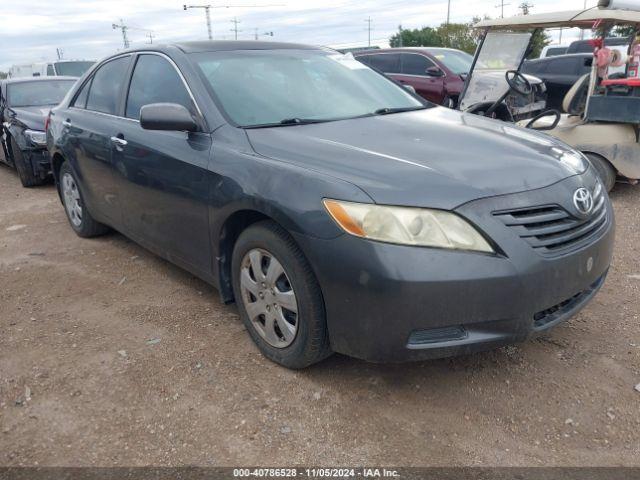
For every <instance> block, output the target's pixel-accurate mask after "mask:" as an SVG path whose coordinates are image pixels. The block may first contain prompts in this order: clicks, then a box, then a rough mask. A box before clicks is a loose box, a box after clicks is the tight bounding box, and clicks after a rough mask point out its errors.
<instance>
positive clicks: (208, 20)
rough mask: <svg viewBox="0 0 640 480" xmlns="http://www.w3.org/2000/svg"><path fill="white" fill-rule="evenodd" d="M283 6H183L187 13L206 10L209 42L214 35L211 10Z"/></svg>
mask: <svg viewBox="0 0 640 480" xmlns="http://www.w3.org/2000/svg"><path fill="white" fill-rule="evenodd" d="M283 6H284V5H283V4H272V5H211V4H207V5H182V9H183V10H184V11H185V12H186V11H187V10H189V9H190V8H201V9H203V10H204V14H205V18H206V20H207V34H208V36H209V40H213V33H212V30H211V9H212V8H266V7H283Z"/></svg>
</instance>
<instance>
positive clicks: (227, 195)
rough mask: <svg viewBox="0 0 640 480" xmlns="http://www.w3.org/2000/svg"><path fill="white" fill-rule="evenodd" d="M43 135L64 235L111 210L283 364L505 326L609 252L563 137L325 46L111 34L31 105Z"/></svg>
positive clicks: (582, 290)
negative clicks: (122, 39) (51, 103)
mask: <svg viewBox="0 0 640 480" xmlns="http://www.w3.org/2000/svg"><path fill="white" fill-rule="evenodd" d="M411 54H413V53H411ZM425 58H426V57H425ZM401 65H402V63H401ZM516 80H517V81H523V80H522V79H520V77H514V78H513V79H511V80H510V81H511V82H513V83H514V85H515V86H516V87H518V88H520V87H521V85H520V83H518V82H517V81H516ZM524 83H526V82H524ZM47 146H48V150H49V152H50V154H51V159H52V170H53V175H54V178H55V182H56V186H57V188H58V191H59V194H60V198H61V201H62V204H63V206H64V209H65V212H66V214H67V216H68V219H69V223H70V225H71V227H72V228H73V230H74V231H75V232H76V233H77V234H78V235H80V236H82V237H92V236H96V235H100V234H103V233H105V232H107V231H108V230H109V229H110V228H114V229H116V230H118V231H120V232H122V233H123V234H125V235H127V236H128V237H130V238H132V239H133V240H135V241H136V242H139V243H140V244H142V245H144V246H145V247H147V248H149V249H150V250H152V251H154V252H156V253H157V254H158V255H160V256H162V257H164V258H166V259H167V260H169V261H171V262H173V263H175V264H177V265H179V266H181V267H183V268H185V269H187V270H189V271H190V272H192V273H193V274H195V275H197V276H198V277H200V278H202V279H204V280H205V281H207V282H210V283H212V284H213V285H215V286H216V287H217V288H218V289H219V291H220V294H221V298H222V299H223V301H225V302H231V301H235V302H236V304H237V305H238V309H239V312H240V315H241V318H242V320H243V322H244V323H245V325H246V328H247V330H248V332H249V334H250V335H251V337H252V339H253V340H254V342H255V343H256V345H257V346H258V348H259V349H260V350H261V351H262V352H263V354H264V355H265V356H266V357H268V358H270V359H272V360H273V361H275V362H277V363H279V364H281V365H284V366H287V367H290V368H302V367H305V366H308V365H310V364H312V363H314V362H317V361H320V360H321V359H323V358H325V357H326V356H328V355H330V354H331V353H332V352H340V353H343V354H347V355H351V356H354V357H358V358H363V359H367V360H372V361H403V360H417V359H425V358H434V357H441V356H448V355H456V354H464V353H470V352H474V351H478V350H483V349H487V348H493V347H496V346H499V345H504V344H507V343H511V342H515V341H522V340H524V339H526V338H528V337H529V336H531V335H535V334H537V333H540V332H543V331H546V330H548V329H549V328H551V327H553V326H555V325H557V324H558V323H560V322H562V321H564V320H566V319H567V318H569V317H570V316H572V315H574V314H575V313H576V312H578V311H579V310H580V309H581V308H583V307H584V306H585V305H586V304H587V303H588V302H589V301H590V300H591V299H592V298H593V296H594V295H595V294H596V292H597V291H598V290H599V288H600V287H601V286H602V284H603V282H604V280H605V277H606V274H607V271H608V268H609V264H610V261H611V255H612V250H613V239H614V218H613V212H612V209H611V204H610V202H609V199H608V196H607V193H606V190H605V188H604V187H603V185H602V182H601V181H600V180H599V178H598V175H597V172H596V170H595V169H594V168H593V167H592V166H591V165H590V163H589V161H588V160H587V159H586V158H585V157H584V156H583V155H582V154H580V153H579V152H576V151H575V150H572V149H571V148H570V147H568V146H567V145H565V144H564V143H562V142H560V141H557V140H554V139H553V138H551V137H547V136H545V135H543V134H539V133H535V132H528V131H526V130H524V129H521V128H518V127H516V126H512V125H508V124H506V123H500V122H496V121H495V120H492V119H489V118H482V117H481V116H475V115H468V114H463V113H460V112H458V111H455V110H452V109H445V108H440V107H436V106H434V105H433V104H432V103H429V102H427V101H425V100H424V99H422V98H421V97H420V96H417V95H415V94H412V93H411V92H409V91H407V90H406V89H405V88H402V87H401V86H400V85H399V84H397V83H396V82H394V81H392V80H390V79H388V78H387V77H385V76H384V75H383V74H381V73H380V72H378V71H376V70H373V69H371V68H369V67H368V66H367V65H365V64H363V63H361V62H359V61H356V60H355V59H354V58H353V56H351V55H342V54H339V53H337V52H335V51H331V50H327V49H322V48H314V47H308V46H304V45H297V44H283V43H266V42H195V43H182V44H177V45H172V46H166V47H162V46H155V45H154V46H148V47H146V48H142V49H136V50H131V51H127V52H123V53H118V54H116V55H113V56H111V57H109V58H106V59H105V60H103V61H101V62H100V63H99V64H97V65H96V66H95V67H93V68H92V70H91V71H90V72H88V74H87V75H86V76H85V77H83V78H82V79H81V80H80V81H79V82H78V83H77V84H76V85H75V86H74V87H73V88H72V89H71V92H70V93H69V94H68V95H67V96H66V97H65V99H64V100H63V101H62V103H61V104H60V105H59V106H57V107H55V108H53V109H52V111H51V114H50V117H49V121H48V128H47Z"/></svg>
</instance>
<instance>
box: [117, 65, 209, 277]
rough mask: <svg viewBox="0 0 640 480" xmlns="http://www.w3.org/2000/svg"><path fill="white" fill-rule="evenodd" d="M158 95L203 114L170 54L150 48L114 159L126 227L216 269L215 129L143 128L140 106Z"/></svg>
mask: <svg viewBox="0 0 640 480" xmlns="http://www.w3.org/2000/svg"><path fill="white" fill-rule="evenodd" d="M152 103H177V104H180V105H183V106H185V107H186V108H187V109H189V111H191V112H192V114H193V115H194V117H198V111H197V108H196V106H195V105H194V103H193V100H192V99H191V96H190V95H189V91H188V90H187V87H186V86H185V84H184V82H183V80H182V78H181V77H180V75H179V74H178V72H177V69H176V67H174V65H173V64H172V63H171V62H170V60H168V59H167V58H165V57H164V56H161V55H156V54H142V55H139V56H138V59H137V62H136V65H135V67H134V70H133V75H132V78H131V84H130V87H129V92H128V95H127V101H126V106H125V117H126V118H121V119H118V121H117V122H116V132H115V136H116V138H117V140H116V142H115V143H114V162H115V166H116V181H117V184H118V191H119V196H120V199H121V201H122V205H123V208H122V215H123V224H124V228H125V230H126V232H127V233H128V234H129V235H131V237H133V238H134V239H136V240H137V241H139V242H140V243H142V244H143V245H147V246H148V247H149V248H151V249H153V250H155V251H157V252H158V253H159V254H161V255H162V256H164V257H165V258H167V259H169V260H170V261H172V262H175V263H178V264H182V265H183V266H188V267H190V269H192V270H194V269H195V270H197V271H199V272H202V273H204V274H205V275H210V273H211V244H210V239H209V216H208V211H209V207H208V199H209V184H210V181H209V180H210V179H209V174H208V164H209V158H210V155H211V136H210V135H209V134H207V133H198V132H196V133H187V132H166V131H149V130H144V129H142V127H141V126H140V123H139V121H138V119H139V117H140V109H141V107H143V106H144V105H148V104H152Z"/></svg>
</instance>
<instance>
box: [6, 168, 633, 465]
mask: <svg viewBox="0 0 640 480" xmlns="http://www.w3.org/2000/svg"><path fill="white" fill-rule="evenodd" d="M613 201H614V204H615V209H616V213H617V219H618V244H617V250H616V255H615V260H614V263H613V267H612V270H611V274H610V276H609V279H608V281H607V283H606V285H605V287H604V288H603V290H602V292H601V293H600V294H599V295H598V296H597V297H596V299H595V301H594V302H593V303H592V304H591V305H590V306H589V307H588V308H587V309H586V310H585V311H584V312H583V313H582V314H580V315H579V316H577V317H576V318H574V319H572V320H571V321H570V322H568V323H567V324H565V325H562V326H560V327H558V328H557V329H556V330H554V331H553V332H552V333H551V334H550V335H549V336H547V337H545V338H541V339H537V340H534V341H530V342H528V343H526V344H523V345H518V346H514V347H509V348H505V349H502V350H498V351H494V352H490V353H485V354H480V355H474V356H469V357H465V358H457V359H447V360H439V361H432V362H426V363H419V364H408V365H372V364H367V363H364V362H361V361H357V360H353V359H350V358H346V357H342V356H334V357H332V358H330V359H329V360H327V361H325V362H323V363H321V364H320V365H317V366H315V367H313V368H311V369H308V370H306V371H302V372H291V371H288V370H285V369H283V368H280V367H278V366H276V365H274V364H272V363H270V362H269V361H267V360H265V359H264V358H263V357H262V356H261V355H260V354H259V353H258V351H257V349H256V348H255V347H254V346H253V344H252V343H251V341H250V340H249V337H248V335H247V334H246V332H245V331H244V327H243V326H242V324H241V322H240V320H239V318H238V316H237V315H236V310H235V307H233V306H224V305H222V304H221V303H220V302H219V300H218V297H217V292H216V291H215V290H214V289H213V288H212V287H210V286H209V285H206V284H204V283H203V282H201V281H199V280H197V279H195V278H193V277H192V276H191V275H189V274H187V273H185V272H184V271H182V270H180V269H178V268H176V267H174V266H172V265H170V264H169V263H167V262H165V261H163V260H160V259H159V258H157V257H155V256H154V255H152V254H150V253H149V252H147V251H145V250H144V249H142V248H141V247H138V246H137V245H135V244H133V243H132V242H130V241H128V240H127V239H125V238H124V237H122V236H121V235H119V234H111V235H108V236H106V237H103V238H100V239H97V240H82V239H80V238H78V237H76V236H75V234H74V233H73V232H72V230H71V228H70V227H69V226H68V224H67V221H66V218H65V216H64V213H63V210H62V208H61V206H60V204H59V202H58V199H57V196H56V193H55V190H54V188H53V187H52V186H48V187H43V188H36V189H31V190H27V189H23V188H21V187H20V186H19V181H18V179H17V177H16V176H15V175H14V173H13V172H12V171H10V170H8V169H6V168H1V167H0V465H56V466H58V465H69V466H76V465H81V466H87V465H101V466H115V465H120V466H121V465H126V466H138V465H185V464H189V465H227V466H231V465H234V466H237V465H264V466H286V465H302V464H304V465H310V464H311V465H314V464H315V465H335V466H345V465H354V464H355V465H362V464H365V463H366V464H369V465H372V464H376V465H390V466H424V465H433V466H436V465H437V466H447V465H511V466H513V465H518V466H525V465H526V466H535V465H611V466H614V465H636V466H639V465H640V392H638V391H635V390H634V386H635V385H636V384H638V383H640V327H639V320H640V318H639V317H640V262H639V261H638V258H640V188H633V187H629V186H625V185H621V186H618V187H617V189H616V192H615V193H614V194H613Z"/></svg>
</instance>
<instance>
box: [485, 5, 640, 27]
mask: <svg viewBox="0 0 640 480" xmlns="http://www.w3.org/2000/svg"><path fill="white" fill-rule="evenodd" d="M598 20H600V21H603V22H611V23H615V24H618V25H638V24H640V12H638V11H634V10H621V9H603V8H598V7H594V8H590V9H587V10H571V11H567V12H554V13H539V14H534V15H519V16H517V17H510V18H497V19H494V20H484V21H482V22H479V23H477V24H476V25H474V27H476V28H496V29H500V28H504V29H507V28H508V29H512V30H527V29H532V28H552V27H577V28H586V29H591V28H593V24H594V22H597V21H598Z"/></svg>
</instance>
